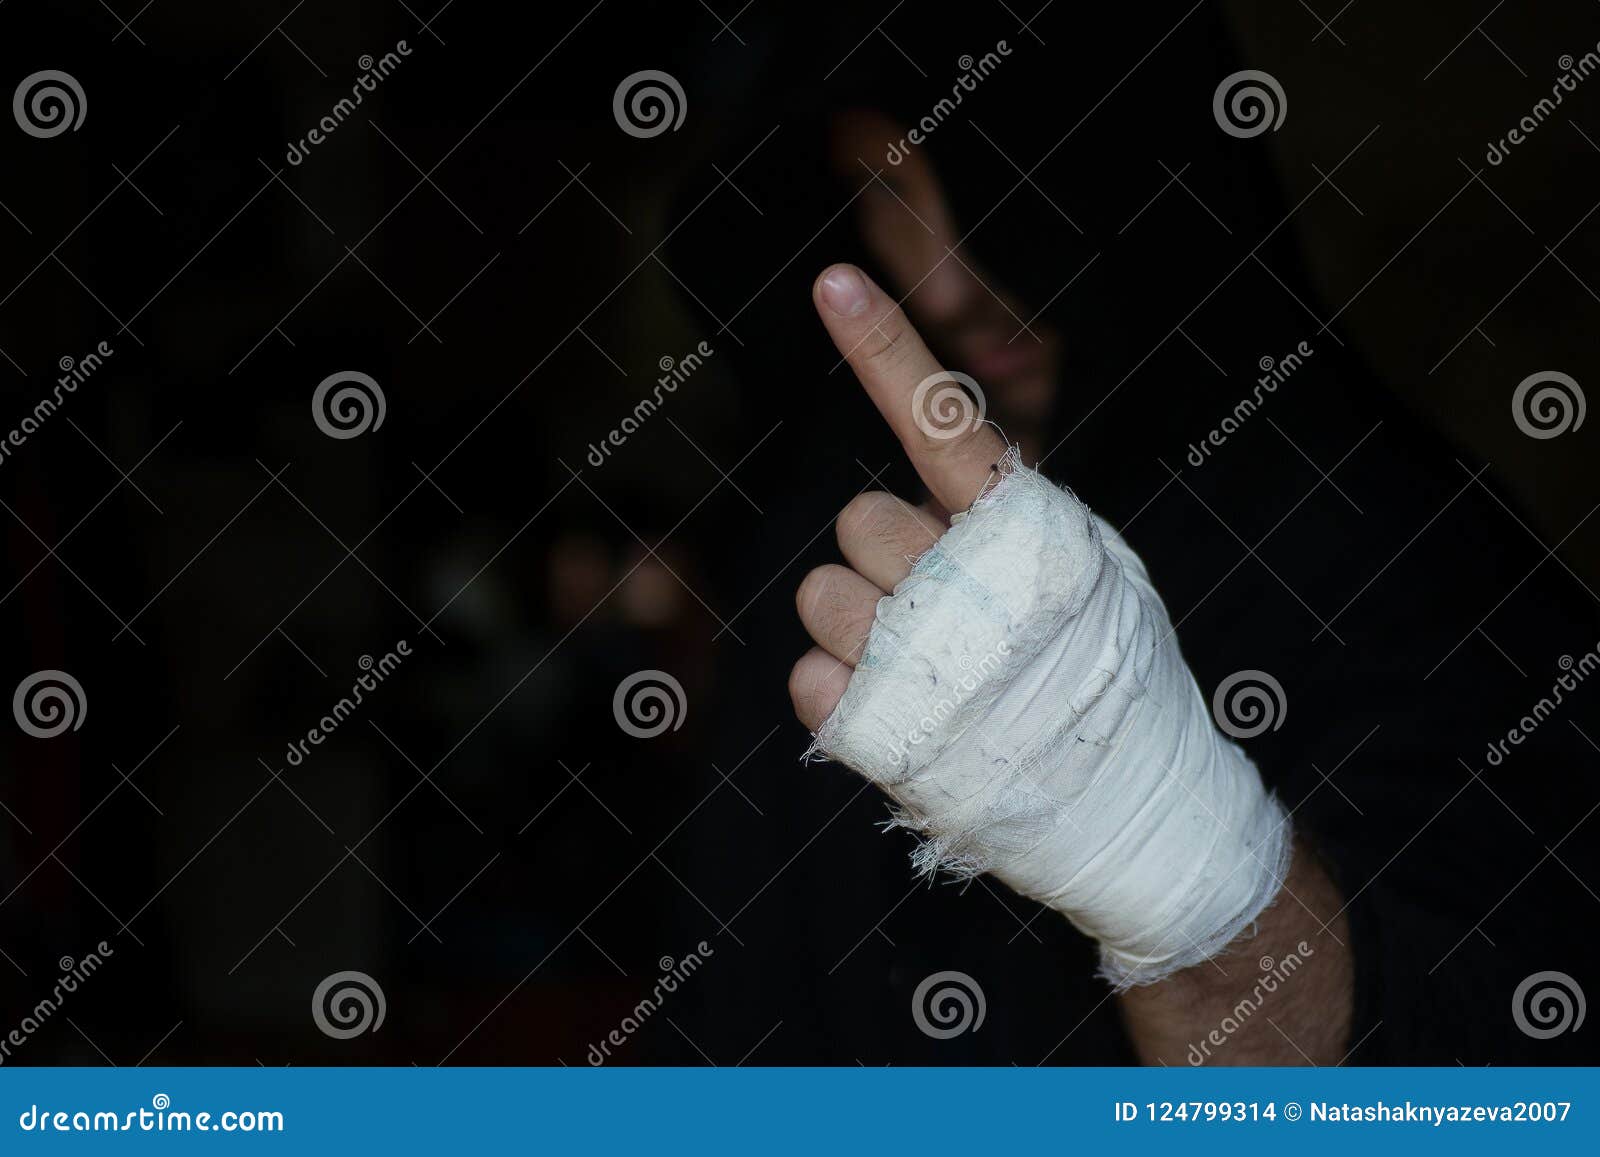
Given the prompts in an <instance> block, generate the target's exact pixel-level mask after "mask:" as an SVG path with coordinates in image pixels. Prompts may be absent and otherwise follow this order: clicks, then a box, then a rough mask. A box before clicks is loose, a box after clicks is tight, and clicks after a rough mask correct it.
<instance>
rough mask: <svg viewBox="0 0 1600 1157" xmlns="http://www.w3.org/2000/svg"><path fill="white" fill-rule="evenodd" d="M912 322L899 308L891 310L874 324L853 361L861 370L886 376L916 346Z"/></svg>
mask: <svg viewBox="0 0 1600 1157" xmlns="http://www.w3.org/2000/svg"><path fill="white" fill-rule="evenodd" d="M911 337H912V332H911V323H910V322H909V321H907V320H906V315H905V314H904V313H902V312H901V311H900V310H899V309H894V310H891V311H890V312H889V313H888V314H886V315H885V316H883V317H880V318H879V319H878V320H877V321H875V322H874V323H873V324H872V329H871V330H869V331H868V333H867V336H866V337H864V338H862V339H861V344H860V345H859V346H857V347H856V351H855V356H854V357H853V358H852V359H851V360H852V361H854V362H855V363H856V364H857V366H858V367H859V368H861V369H867V370H871V371H872V372H873V373H875V374H883V373H887V372H888V371H890V370H892V369H894V368H895V367H896V366H898V365H900V364H901V362H903V361H904V360H905V357H906V354H907V353H908V352H909V351H910V350H911V348H912V346H913V345H914V343H913V342H912V341H911V340H910V339H911Z"/></svg>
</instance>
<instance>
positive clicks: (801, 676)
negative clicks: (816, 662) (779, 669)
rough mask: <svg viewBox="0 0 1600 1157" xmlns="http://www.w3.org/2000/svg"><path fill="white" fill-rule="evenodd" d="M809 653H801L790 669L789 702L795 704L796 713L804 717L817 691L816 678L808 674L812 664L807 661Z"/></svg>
mask: <svg viewBox="0 0 1600 1157" xmlns="http://www.w3.org/2000/svg"><path fill="white" fill-rule="evenodd" d="M808 658H809V654H807V655H801V656H800V658H799V659H797V660H796V661H795V665H794V666H793V667H791V668H790V669H789V702H790V703H791V704H793V705H794V710H795V714H796V715H799V716H800V717H801V718H802V719H804V718H805V717H806V716H807V715H808V714H809V711H808V710H807V707H808V706H809V705H810V703H811V697H812V695H813V694H814V693H815V690H814V688H815V685H816V680H815V679H814V678H813V677H812V676H810V675H809V674H807V671H808V669H809V668H810V666H811V664H810V663H808V662H807V659H808Z"/></svg>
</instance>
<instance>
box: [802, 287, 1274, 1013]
mask: <svg viewBox="0 0 1600 1157" xmlns="http://www.w3.org/2000/svg"><path fill="white" fill-rule="evenodd" d="M814 297H815V301H816V305H817V309H818V312H819V313H820V315H821V317H822V320H823V323H824V324H825V325H826V327H827V329H828V332H829V333H830V335H831V336H832V337H833V340H834V342H835V343H836V344H837V345H838V347H839V350H840V352H841V353H842V354H844V355H845V357H846V359H847V360H848V361H849V363H850V365H851V367H852V368H853V369H854V370H855V373H856V376H857V377H858V378H859V379H860V381H861V384H862V385H863V386H864V387H865V388H866V390H867V393H868V394H869V396H870V397H871V398H872V400H873V402H874V403H875V404H876V405H877V407H878V409H879V411H880V412H881V413H882V415H883V417H884V419H885V420H886V421H887V422H888V423H889V425H890V427H891V429H892V430H893V431H894V433H895V434H896V436H897V437H898V438H899V440H900V442H901V445H902V446H903V447H904V449H905V451H906V454H907V455H908V456H909V458H910V460H911V462H912V465H913V466H915V468H916V470H917V473H918V474H919V475H920V476H921V478H922V480H923V482H924V483H925V484H926V485H927V487H928V490H929V492H930V494H931V495H932V501H931V502H929V503H927V504H924V505H922V506H912V505H910V504H908V503H906V502H904V501H902V500H900V499H898V498H896V497H893V496H891V495H888V494H881V493H867V494H863V495H861V496H859V497H858V498H856V499H855V500H854V501H852V502H851V503H850V505H849V506H848V507H846V508H845V510H844V511H843V513H841V515H840V516H839V519H838V538H839V545H840V548H841V550H842V551H843V554H844V557H845V560H846V562H847V563H848V564H849V565H848V566H824V567H821V568H819V569H817V570H815V571H813V572H811V573H810V574H809V575H807V576H806V578H805V580H804V582H803V583H802V584H801V586H800V589H799V592H798V595H797V601H798V605H799V610H800V616H801V619H802V621H803V622H804V623H805V626H806V629H807V630H808V631H809V632H810V634H811V636H812V638H813V639H814V640H815V641H816V643H817V644H818V646H817V647H814V648H813V649H812V650H811V651H809V652H807V653H806V654H805V655H804V656H802V657H801V659H800V661H799V662H798V663H796V664H795V667H794V670H793V672H792V674H791V676H790V683H789V687H790V693H791V695H792V697H793V700H794V705H795V711H796V714H797V715H798V716H799V718H800V720H801V721H802V722H803V723H805V724H806V726H807V727H809V728H810V729H811V730H812V731H813V732H814V733H815V736H816V739H815V743H814V744H813V747H812V753H813V754H815V755H817V756H822V757H827V758H831V759H836V760H838V761H839V762H841V763H843V764H845V765H846V766H848V767H850V768H852V769H854V770H855V771H857V772H859V773H860V774H861V775H863V776H865V777H866V778H867V779H869V780H871V781H872V782H873V783H875V784H876V785H878V786H879V787H880V788H881V789H882V790H883V791H884V793H885V794H886V795H888V797H889V798H890V800H891V801H892V802H893V805H894V808H895V819H896V823H897V824H898V825H899V826H901V827H905V828H909V829H911V830H913V831H914V832H916V833H917V834H918V836H919V837H920V841H919V846H918V849H917V851H916V853H915V854H914V857H913V860H914V863H915V865H916V867H917V868H918V869H919V870H921V871H924V872H934V871H940V870H945V871H951V872H955V873H958V874H977V873H983V872H987V873H992V874H993V875H995V876H996V877H997V878H999V879H1000V880H1002V881H1004V882H1005V883H1006V884H1007V885H1009V886H1010V887H1012V888H1013V889H1015V890H1016V891H1017V892H1019V893H1021V894H1022V895H1025V896H1028V897H1031V898H1033V899H1035V900H1037V901H1039V902H1040V903H1042V904H1045V905H1047V906H1049V907H1051V908H1054V909H1056V910H1057V911H1059V912H1061V913H1062V914H1063V915H1065V916H1066V917H1067V919H1068V920H1070V921H1071V922H1072V923H1073V924H1074V925H1075V926H1077V927H1078V928H1079V929H1080V930H1082V931H1083V932H1085V933H1086V934H1088V935H1089V936H1091V937H1093V938H1094V939H1096V940H1097V941H1099V943H1100V945H1101V961H1102V972H1103V973H1104V975H1105V976H1106V977H1107V978H1108V979H1110V980H1111V981H1112V982H1113V983H1114V984H1116V985H1117V986H1118V987H1126V986H1129V985H1134V984H1144V983H1150V982H1153V981H1156V980H1160V979H1163V978H1165V977H1167V976H1169V975H1171V974H1173V973H1174V972H1177V971H1179V970H1181V969H1184V968H1187V967H1189V966H1191V965H1193V964H1196V963H1199V962H1200V961H1202V960H1205V959H1207V958H1209V957H1211V956H1213V955H1215V954H1217V953H1218V952H1220V951H1221V950H1222V949H1223V948H1225V947H1226V946H1227V945H1228V943H1229V942H1230V941H1233V940H1234V939H1235V938H1237V937H1238V936H1239V935H1240V934H1241V933H1242V932H1244V931H1245V930H1246V929H1247V928H1249V926H1250V925H1251V924H1252V923H1253V922H1254V921H1255V920H1256V918H1257V917H1258V916H1259V915H1260V914H1261V912H1262V911H1263V909H1265V908H1266V907H1267V906H1268V905H1269V904H1270V903H1271V902H1272V901H1273V899H1274V897H1275V896H1276V895H1277V893H1278V891H1279V889H1280V887H1281V886H1282V882H1283V879H1284V876H1285V875H1286V873H1287V870H1288V862H1289V856H1290V846H1291V832H1290V828H1289V824H1288V821H1287V817H1286V816H1285V814H1284V811H1283V809H1282V807H1281V805H1279V804H1278V802H1277V801H1276V800H1275V799H1274V798H1273V797H1272V796H1271V795H1270V794H1269V793H1268V792H1267V791H1266V790H1265V788H1264V787H1263V785H1262V783H1261V779H1260V776H1259V775H1258V773H1257V772H1256V769H1255V767H1254V765H1253V764H1252V763H1251V762H1250V760H1249V758H1248V757H1247V756H1245V754H1244V753H1243V752H1242V751H1241V750H1240V749H1239V748H1238V746H1237V745H1235V744H1234V743H1233V742H1232V741H1231V740H1230V739H1228V737H1227V736H1225V735H1224V734H1222V732H1220V731H1219V730H1218V729H1217V727H1216V725H1215V722H1214V721H1213V719H1212V716H1211V713H1210V711H1209V710H1208V707H1207V704H1206V702H1205V700H1204V698H1203V697H1202V696H1201V694H1200V692H1199V689H1198V688H1197V686H1196V685H1195V681H1194V678H1193V676H1192V675H1191V674H1190V673H1189V669H1188V667H1187V665H1186V664H1185V663H1184V661H1183V658H1182V655H1181V654H1180V652H1179V648H1178V640H1177V638H1176V636H1175V634H1174V633H1173V629H1172V625H1171V622H1170V621H1169V619H1168V616H1167V613H1166V610H1165V608H1164V607H1163V606H1162V603H1161V599H1160V597H1159V596H1158V595H1157V594H1156V592H1155V590H1154V588H1153V587H1152V586H1151V583H1150V579H1149V576H1148V574H1147V573H1146V571H1145V568H1144V566H1143V564H1142V563H1141V562H1140V561H1139V558H1138V556H1137V555H1135V554H1134V553H1133V551H1132V550H1131V549H1129V548H1128V546H1127V545H1126V544H1125V543H1124V542H1123V541H1122V540H1121V538H1120V537H1119V536H1118V535H1117V533H1116V531H1115V530H1113V529H1112V528H1111V527H1110V526H1108V525H1107V524H1106V523H1104V522H1103V521H1101V520H1100V519H1099V518H1097V517H1096V516H1095V515H1094V514H1092V513H1091V512H1090V511H1089V509H1088V508H1087V507H1086V506H1084V505H1083V503H1082V502H1080V501H1079V500H1078V499H1077V498H1076V497H1075V496H1074V495H1073V494H1072V493H1071V492H1070V491H1068V490H1065V489H1062V488H1061V487H1058V486H1056V485H1055V484H1053V483H1051V482H1049V481H1048V480H1047V479H1045V478H1044V477H1043V476H1042V475H1040V474H1038V473H1037V472H1035V471H1033V470H1031V469H1029V468H1027V467H1026V466H1025V465H1023V464H1022V462H1021V461H1020V460H1019V458H1018V456H1017V454H1016V453H1015V452H1014V451H1013V450H1011V449H1009V448H1008V447H1007V446H1006V445H1005V443H1004V442H1003V441H1002V440H1001V438H1000V436H999V434H998V433H996V431H995V430H994V429H993V428H992V427H990V426H988V425H986V424H984V423H982V422H977V421H974V420H973V419H972V415H971V413H970V408H969V407H966V406H963V405H962V404H960V398H961V395H960V393H959V387H957V386H956V385H954V383H953V380H952V378H951V375H948V374H945V373H944V372H943V371H942V370H941V368H940V366H939V364H938V363H937V362H936V361H935V360H934V358H933V356H932V354H930V353H929V351H928V349H927V347H926V346H925V345H924V344H923V342H922V340H921V338H920V337H919V336H918V335H917V333H916V332H915V330H914V329H913V328H912V327H911V325H910V323H909V321H908V320H907V319H906V317H905V315H904V313H903V312H902V311H901V310H900V309H899V308H898V307H897V306H896V305H895V303H894V302H893V301H892V300H890V299H889V298H888V297H887V295H885V294H884V293H883V291H882V290H880V289H879V288H878V287H877V286H875V285H873V284H872V283H871V282H870V280H868V279H867V278H866V277H865V276H864V275H863V274H861V273H860V271H859V270H856V269H855V268H854V267H852V266H834V267H833V268H831V269H829V270H827V271H826V272H825V273H824V274H823V275H822V276H821V277H820V278H819V279H818V281H817V283H816V286H815V288H814ZM946 512H954V513H953V515H952V516H951V517H948V518H947V517H946Z"/></svg>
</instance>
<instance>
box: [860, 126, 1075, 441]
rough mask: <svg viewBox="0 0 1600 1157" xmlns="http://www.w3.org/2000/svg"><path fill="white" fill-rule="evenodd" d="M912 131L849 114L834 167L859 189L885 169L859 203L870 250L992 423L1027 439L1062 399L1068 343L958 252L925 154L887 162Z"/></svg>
mask: <svg viewBox="0 0 1600 1157" xmlns="http://www.w3.org/2000/svg"><path fill="white" fill-rule="evenodd" d="M905 133H906V130H905V127H904V126H902V125H900V124H898V123H896V122H895V121H893V120H890V119H889V118H888V117H885V116H883V115H882V114H881V113H877V112H869V111H858V112H851V113H847V114H843V115H841V116H840V117H838V118H837V120H836V121H835V123H834V126H833V140H832V146H833V160H834V165H835V169H836V171H837V172H838V173H839V174H840V176H841V177H842V178H843V179H845V180H846V181H854V182H856V183H858V184H859V183H863V182H866V181H867V180H869V178H870V177H871V174H872V173H874V172H878V170H880V169H881V170H882V172H881V174H880V179H881V183H880V182H879V181H874V182H873V183H872V186H871V187H870V188H869V189H868V190H867V191H866V192H864V193H863V194H862V195H861V197H860V199H859V200H858V202H857V204H858V205H859V206H860V210H859V212H860V226H861V231H862V235H863V238H864V240H865V241H866V243H867V247H868V248H869V250H870V251H871V252H872V255H873V257H874V258H875V259H876V260H877V261H878V263H879V264H880V265H881V266H882V267H883V269H884V270H885V272H886V273H887V274H888V275H889V279H890V287H891V289H892V291H893V292H894V293H896V294H897V295H900V296H904V298H905V300H904V302H903V305H904V307H905V309H906V312H907V313H909V314H910V315H911V318H912V320H913V321H914V322H915V323H916V325H917V326H918V328H920V329H921V330H923V331H924V332H925V333H928V334H930V335H933V336H934V338H935V340H936V341H937V343H938V346H939V349H938V352H939V353H940V355H941V356H942V357H943V359H944V361H945V364H946V365H947V366H949V367H950V368H952V369H959V370H961V371H962V372H964V373H968V374H971V375H972V376H973V377H974V378H975V379H977V381H978V383H979V385H980V386H981V387H982V388H983V391H984V394H985V397H986V399H987V401H988V404H989V416H990V417H991V418H993V419H995V420H996V421H998V422H999V423H1000V424H1001V425H1002V426H1003V427H1005V428H1006V432H1007V433H1008V434H1009V435H1010V436H1011V437H1013V438H1016V439H1022V440H1028V439H1029V438H1030V437H1032V436H1035V435H1036V434H1037V432H1038V428H1039V427H1040V426H1041V425H1042V423H1043V421H1044V419H1045V418H1046V416H1047V415H1048V414H1049V411H1050V407H1051V405H1052V404H1053V402H1054V400H1055V392H1056V389H1057V388H1058V370H1059V361H1060V341H1059V338H1058V336H1057V335H1056V334H1055V333H1054V331H1052V330H1050V329H1049V327H1048V326H1046V325H1044V323H1043V322H1037V323H1035V322H1032V321H1031V320H1030V319H1031V318H1032V316H1033V312H1034V311H1033V309H1032V308H1031V307H1028V306H1026V305H1025V304H1024V303H1022V302H1019V301H1017V300H1016V299H1015V298H1013V297H1011V296H1010V295H1009V294H1008V293H1007V292H1006V290H1005V289H1004V288H1003V287H1001V286H999V285H996V284H995V282H994V280H993V279H992V278H990V277H989V275H988V274H987V273H986V272H985V271H984V270H983V269H982V268H981V267H979V266H978V265H977V264H976V263H975V262H974V260H973V258H972V256H971V254H970V253H969V252H968V251H967V250H966V249H965V248H963V247H960V246H959V242H960V241H961V238H962V234H961V232H960V230H959V228H958V227H957V224H956V222H955V220H954V219H953V217H952V215H951V211H950V206H949V204H948V202H947V201H946V199H945V193H944V187H943V185H942V184H941V183H940V181H939V177H938V174H937V173H935V172H934V170H933V167H932V165H931V164H930V163H929V161H928V157H927V153H926V151H925V149H923V148H919V147H915V146H913V147H912V148H911V149H910V151H909V152H908V154H907V155H906V157H905V160H903V161H901V162H900V164H898V165H887V164H885V163H884V161H883V157H884V155H885V150H886V149H887V148H888V146H889V144H890V143H891V142H894V141H899V140H901V139H902V138H903V137H904V136H905ZM885 186H887V188H885ZM1024 323H1028V324H1027V325H1026V326H1025V325H1024Z"/></svg>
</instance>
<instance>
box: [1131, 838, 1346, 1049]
mask: <svg viewBox="0 0 1600 1157" xmlns="http://www.w3.org/2000/svg"><path fill="white" fill-rule="evenodd" d="M1343 909H1344V900H1343V899H1342V898H1341V897H1340V895H1339V892H1338V889H1337V888H1336V887H1335V886H1334V884H1333V882H1332V880H1330V879H1329V877H1328V874H1327V873H1326V872H1325V871H1324V870H1323V869H1322V867H1321V865H1320V864H1318V863H1317V860H1316V858H1315V856H1314V855H1313V854H1312V853H1311V852H1310V851H1309V850H1308V849H1307V848H1306V846H1305V845H1304V844H1303V843H1300V842H1298V841H1297V842H1296V843H1295V847H1294V859H1293V862H1292V864H1291V867H1290V870H1289V876H1288V879H1287V881H1286V883H1285V885H1284V888H1283V890H1282V892H1281V893H1280V894H1279V896H1278V898H1277V900H1276V902H1275V903H1274V904H1273V905H1272V906H1271V907H1270V908H1268V909H1267V910H1266V911H1264V912H1263V913H1262V914H1261V918H1260V920H1259V921H1257V923H1256V925H1255V928H1254V931H1253V934H1252V933H1246V934H1245V935H1242V936H1240V937H1239V938H1238V939H1237V940H1235V941H1234V942H1233V943H1232V944H1230V945H1229V946H1228V950H1227V952H1225V953H1224V954H1222V955H1220V956H1218V957H1216V958H1214V959H1212V960H1208V961H1205V962H1204V963H1201V964H1197V965H1194V966H1193V967H1191V968H1187V969H1185V970H1183V971H1182V972H1179V973H1176V974H1175V975H1173V976H1170V977H1168V978H1167V979H1165V980H1163V981H1161V982H1160V983H1157V984H1149V985H1144V986H1141V987H1137V988H1131V989H1129V990H1127V991H1126V992H1124V993H1123V994H1122V995H1121V997H1120V1003H1121V1007H1122V1016H1123V1020H1124V1021H1125V1022H1126V1024H1127V1026H1128V1031H1129V1033H1130V1035H1131V1036H1132V1037H1133V1043H1134V1047H1135V1049H1136V1050H1137V1052H1138V1054H1139V1057H1140V1059H1141V1060H1143V1061H1144V1062H1145V1063H1146V1064H1162V1063H1165V1064H1169V1065H1181V1064H1190V1065H1201V1064H1221V1065H1301V1064H1314V1065H1325V1064H1337V1063H1338V1062H1339V1061H1341V1060H1342V1059H1343V1058H1344V1056H1345V1054H1346V1052H1347V1051H1348V1049H1349V1047H1350V1046H1349V1036H1350V1022H1351V1013H1352V999H1353V996H1352V972H1351V959H1350V947H1349V940H1350V937H1349V924H1348V921H1347V920H1346V918H1345V915H1344V910H1343Z"/></svg>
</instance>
